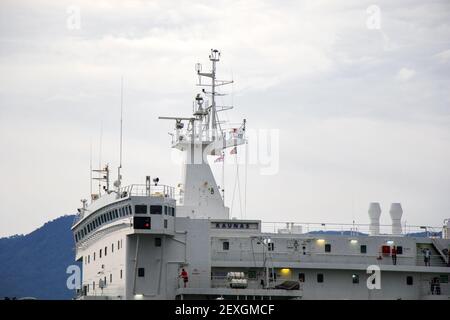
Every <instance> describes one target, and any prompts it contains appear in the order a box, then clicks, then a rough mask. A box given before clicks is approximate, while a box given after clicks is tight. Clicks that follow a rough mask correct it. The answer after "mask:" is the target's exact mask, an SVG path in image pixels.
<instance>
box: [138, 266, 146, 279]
mask: <svg viewBox="0 0 450 320" xmlns="http://www.w3.org/2000/svg"><path fill="white" fill-rule="evenodd" d="M138 277H145V269H144V268H138Z"/></svg>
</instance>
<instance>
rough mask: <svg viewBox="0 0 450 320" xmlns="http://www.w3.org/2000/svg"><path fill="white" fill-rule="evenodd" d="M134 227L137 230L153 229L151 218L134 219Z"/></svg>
mask: <svg viewBox="0 0 450 320" xmlns="http://www.w3.org/2000/svg"><path fill="white" fill-rule="evenodd" d="M133 225H134V228H135V229H151V223H150V217H134V219H133Z"/></svg>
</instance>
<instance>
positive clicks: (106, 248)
mask: <svg viewBox="0 0 450 320" xmlns="http://www.w3.org/2000/svg"><path fill="white" fill-rule="evenodd" d="M107 254H108V247H105V257H106V255H107Z"/></svg>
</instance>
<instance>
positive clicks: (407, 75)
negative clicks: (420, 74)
mask: <svg viewBox="0 0 450 320" xmlns="http://www.w3.org/2000/svg"><path fill="white" fill-rule="evenodd" d="M415 75H416V71H414V70H413V69H408V68H401V69H400V70H399V71H398V72H397V76H396V78H397V80H400V81H408V80H410V79H412V78H413V77H414V76H415Z"/></svg>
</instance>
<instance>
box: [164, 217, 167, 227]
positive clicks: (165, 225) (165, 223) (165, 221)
mask: <svg viewBox="0 0 450 320" xmlns="http://www.w3.org/2000/svg"><path fill="white" fill-rule="evenodd" d="M164 228H165V229H167V219H164Z"/></svg>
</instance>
